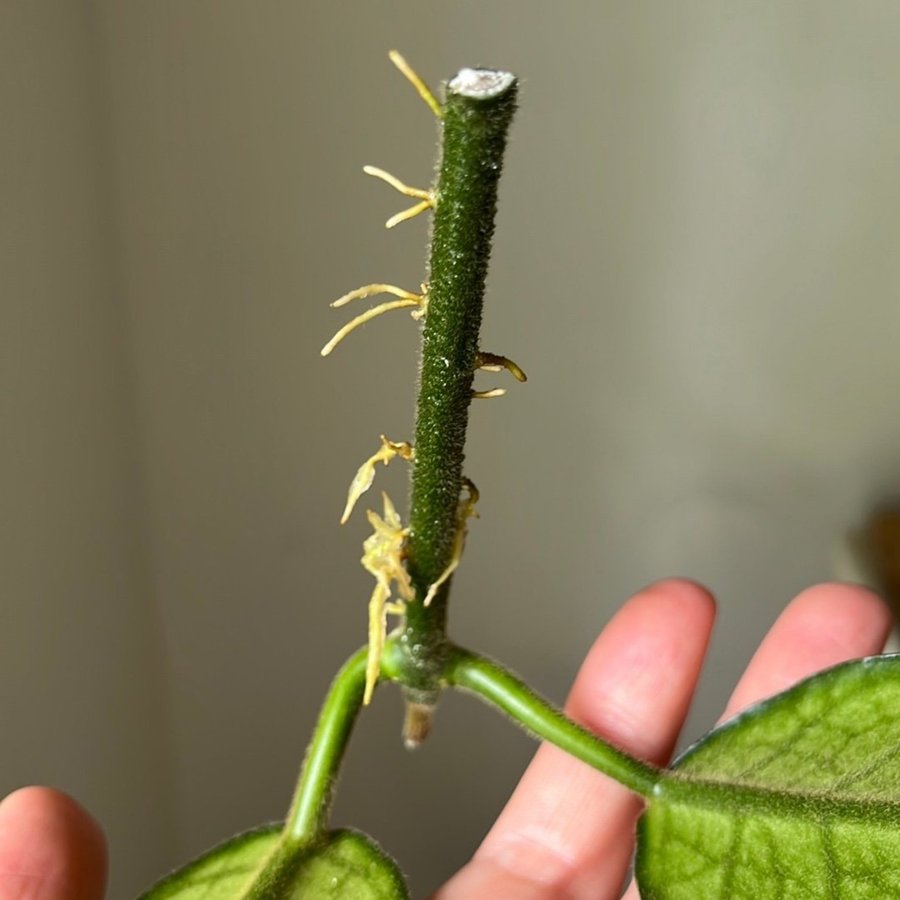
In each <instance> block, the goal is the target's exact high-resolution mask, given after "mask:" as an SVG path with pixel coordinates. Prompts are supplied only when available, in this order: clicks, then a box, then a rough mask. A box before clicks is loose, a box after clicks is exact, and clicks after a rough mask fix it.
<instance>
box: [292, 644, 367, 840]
mask: <svg viewBox="0 0 900 900" xmlns="http://www.w3.org/2000/svg"><path fill="white" fill-rule="evenodd" d="M367 658H368V648H367V647H363V648H362V649H361V650H358V651H357V652H356V653H354V654H353V656H351V657H350V659H348V660H347V662H346V663H344V666H343V668H341V670H340V671H339V672H338V673H337V675H336V676H335V678H334V681H333V682H332V683H331V688H330V689H329V691H328V696H327V697H326V698H325V702H324V703H323V704H322V711H321V712H320V713H319V720H318V722H316V730H315V731H314V732H313V736H312V740H311V741H310V743H309V749H308V750H307V751H306V759H305V760H304V762H303V768H302V770H301V772H300V778H299V780H298V782H297V788H296V791H295V792H294V799H293V801H292V802H291V808H290V811H289V812H288V816H287V820H286V821H285V824H284V838H283V840H284V841H286V842H289V843H291V844H300V845H305V844H309V843H313V842H315V841H316V840H318V839H319V838H320V837H321V835H322V833H323V832H324V831H325V828H326V826H327V820H328V814H329V812H330V810H331V797H332V793H333V791H334V784H335V782H336V780H337V775H338V770H339V769H340V765H341V761H342V760H343V758H344V751H345V750H346V749H347V744H348V742H349V740H350V734H351V733H352V731H353V726H354V724H355V723H356V717H357V715H358V714H359V710H360V708H361V707H362V700H363V690H364V689H365V685H366V659H367Z"/></svg>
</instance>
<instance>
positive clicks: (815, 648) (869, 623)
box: [725, 584, 891, 718]
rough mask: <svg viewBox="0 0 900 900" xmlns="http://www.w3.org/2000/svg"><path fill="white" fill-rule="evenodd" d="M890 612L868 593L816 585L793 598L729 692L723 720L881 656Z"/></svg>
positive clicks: (860, 589) (853, 587)
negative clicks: (858, 660) (817, 675)
mask: <svg viewBox="0 0 900 900" xmlns="http://www.w3.org/2000/svg"><path fill="white" fill-rule="evenodd" d="M890 629H891V613H890V610H889V609H888V607H887V606H886V605H885V603H884V602H883V601H882V600H881V599H880V598H879V597H878V596H876V595H875V594H873V593H872V592H871V591H869V590H867V589H866V588H863V587H858V586H856V585H850V584H820V585H817V586H816V587H811V588H808V589H807V590H805V591H803V592H802V593H801V594H798V595H797V596H796V597H795V598H794V600H793V601H792V602H791V603H790V604H789V605H788V607H787V609H785V611H784V612H783V613H782V614H781V615H780V616H779V617H778V620H777V621H776V622H775V624H774V625H773V626H772V628H771V630H770V631H769V633H768V634H767V635H766V637H765V639H764V640H763V642H762V644H760V646H759V649H758V650H757V651H756V653H755V655H754V656H753V659H752V660H750V665H748V666H747V669H746V671H745V672H744V675H743V677H742V678H741V680H740V682H739V683H738V686H737V688H735V691H734V693H733V694H732V695H731V699H730V700H729V701H728V706H727V707H726V709H725V718H728V717H730V716H733V715H734V714H735V713H737V712H739V711H740V710H742V709H744V708H745V707H747V706H749V705H750V704H752V703H756V702H758V701H759V700H762V699H763V698H765V697H770V696H771V695H772V694H777V693H779V692H781V691H784V690H786V689H787V688H789V687H790V686H791V685H792V684H795V683H796V682H797V681H800V680H801V679H802V678H805V677H806V676H807V675H811V674H812V673H813V672H818V671H820V670H821V669H827V668H828V667H829V666H834V665H837V664H838V663H840V662H844V660H847V659H853V658H854V657H857V656H867V655H869V654H873V653H881V651H882V650H883V649H884V642H885V641H886V640H887V636H888V632H889V631H890Z"/></svg>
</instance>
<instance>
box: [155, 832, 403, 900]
mask: <svg viewBox="0 0 900 900" xmlns="http://www.w3.org/2000/svg"><path fill="white" fill-rule="evenodd" d="M280 838H281V826H280V825H271V826H263V827H262V828H257V829H254V830H253V831H248V832H245V833H243V834H239V835H238V836H237V837H233V838H231V839H230V840H228V841H225V843H223V844H220V845H219V846H218V847H215V848H213V849H212V850H210V851H209V852H207V853H205V854H204V855H203V856H201V857H200V858H199V859H196V860H194V862H192V863H189V864H188V865H187V866H185V867H184V868H182V869H179V870H178V871H177V872H173V873H172V874H171V875H169V876H168V877H166V878H165V879H163V880H162V881H161V882H159V883H158V884H157V885H156V886H155V887H153V888H151V889H150V891H148V892H147V893H146V894H144V895H143V896H142V897H141V898H140V900H243V898H245V897H246V898H251V897H252V898H258V900H337V898H350V897H352V898H358V900H406V898H408V897H409V894H408V892H407V889H406V885H405V883H404V880H403V876H402V874H401V873H400V871H399V869H398V868H397V865H396V863H395V862H394V861H393V860H392V859H390V857H388V856H386V855H385V854H384V852H383V851H382V850H381V849H380V848H379V847H378V846H377V844H375V843H374V842H373V841H371V840H370V839H369V838H368V837H366V836H365V835H363V834H360V833H359V832H356V831H346V830H344V831H333V832H330V833H329V834H328V835H327V836H326V838H325V839H324V840H323V841H322V842H321V843H319V844H317V845H316V846H315V847H314V848H312V849H308V850H305V851H297V852H295V853H293V854H291V853H287V852H286V851H285V850H284V849H283V847H281V846H280ZM276 854H277V857H278V863H279V864H278V865H276V866H275V867H271V868H272V877H271V878H270V879H269V878H264V879H263V880H262V882H260V881H259V880H258V879H259V875H260V873H261V872H262V871H263V867H264V865H265V864H266V863H270V862H271V861H272V860H273V859H276ZM268 869H269V867H267V871H268Z"/></svg>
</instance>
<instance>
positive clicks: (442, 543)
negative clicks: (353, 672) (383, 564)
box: [404, 70, 516, 690]
mask: <svg viewBox="0 0 900 900" xmlns="http://www.w3.org/2000/svg"><path fill="white" fill-rule="evenodd" d="M515 103H516V80H515V78H514V77H513V76H512V75H509V74H508V73H505V72H496V71H493V70H477V71H473V70H463V71H462V72H460V73H459V74H458V75H457V76H456V77H455V78H453V79H451V81H450V82H449V84H448V85H447V95H446V99H445V102H444V105H443V108H442V142H441V159H440V165H439V168H438V178H437V185H436V191H435V196H436V204H435V211H434V223H433V228H432V241H431V257H430V262H429V275H428V288H427V297H428V306H427V313H426V316H425V327H424V332H423V336H422V356H421V367H420V372H419V385H420V387H419V399H418V405H417V415H416V432H415V461H414V464H413V469H412V481H411V497H410V536H409V540H408V542H407V562H408V568H409V572H410V576H411V578H412V582H413V585H414V587H415V591H416V596H417V597H418V598H419V601H420V602H416V603H411V604H409V607H408V610H407V617H406V627H405V635H404V644H405V646H406V648H407V653H408V656H409V661H410V663H411V665H410V666H409V667H408V673H407V679H406V681H407V683H408V684H409V685H410V686H411V687H413V688H418V689H422V690H434V689H436V687H437V679H438V676H439V672H440V668H441V665H442V658H443V650H444V647H445V643H446V624H447V588H448V584H444V585H443V588H442V589H441V590H440V591H439V593H438V595H437V596H436V597H435V598H434V600H433V602H432V603H431V604H430V605H429V606H428V607H426V606H425V605H424V604H423V603H422V602H421V599H422V598H423V597H424V596H425V594H426V593H427V591H428V588H429V587H430V586H431V585H432V584H433V583H434V582H436V581H437V580H438V579H439V578H440V577H441V575H442V574H443V572H444V571H445V570H446V568H447V566H448V565H449V563H450V561H451V559H452V556H453V545H454V538H455V535H456V532H457V508H458V505H459V499H460V491H461V489H462V464H463V456H464V452H463V451H464V445H465V437H466V426H467V424H468V410H469V403H470V402H471V398H472V380H473V377H474V373H475V367H476V356H477V353H478V349H479V348H478V332H479V328H480V326H481V308H482V299H483V296H484V282H485V276H486V274H487V266H488V259H489V256H490V250H491V237H492V235H493V231H494V216H495V213H496V207H497V182H498V180H499V178H500V171H501V167H502V163H503V151H504V149H505V147H506V135H507V131H508V129H509V124H510V121H511V119H512V115H513V112H514V110H515Z"/></svg>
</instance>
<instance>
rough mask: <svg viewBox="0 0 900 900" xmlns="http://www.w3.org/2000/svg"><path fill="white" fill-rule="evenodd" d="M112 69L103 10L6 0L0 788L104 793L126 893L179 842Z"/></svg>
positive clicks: (0, 265)
mask: <svg viewBox="0 0 900 900" xmlns="http://www.w3.org/2000/svg"><path fill="white" fill-rule="evenodd" d="M98 76H99V71H98V69H97V44H96V40H95V36H94V35H93V34H92V24H91V20H90V16H89V15H88V9H87V7H86V6H85V5H83V4H81V3H65V2H32V0H22V2H6V3H3V4H0V109H2V110H3V126H2V128H0V185H2V187H0V273H2V275H0V278H2V284H3V287H2V295H0V296H2V299H0V385H2V387H0V497H2V509H3V516H2V519H0V573H2V577H0V583H2V598H3V599H2V605H0V644H2V652H0V721H2V722H3V739H2V745H0V778H2V784H0V788H2V791H3V793H6V792H7V791H9V790H12V789H13V788H16V787H20V786H22V785H24V784H26V783H29V782H42V783H49V784H55V785H57V786H59V787H62V788H65V789H66V790H68V791H70V792H72V793H73V794H74V795H75V796H77V797H79V798H80V799H81V800H82V802H84V803H86V804H87V805H88V806H89V807H90V808H91V809H92V811H93V812H94V813H95V815H97V817H98V818H100V819H101V820H102V821H103V823H104V825H105V826H106V829H107V831H108V833H109V836H110V839H111V843H112V849H113V853H114V860H115V861H114V866H113V872H112V889H113V893H112V894H111V896H123V895H127V894H128V893H133V890H134V888H135V887H136V884H137V882H138V881H140V880H146V879H148V878H152V877H154V875H155V873H157V872H158V871H159V869H160V867H161V866H165V865H166V864H167V863H168V862H169V861H170V860H171V858H172V854H173V853H175V852H176V849H177V848H176V846H175V842H174V840H173V831H172V824H173V811H174V801H175V797H174V796H173V794H172V793H171V791H170V790H169V789H168V785H169V784H170V782H171V778H170V774H169V773H170V764H171V760H172V753H171V750H170V746H169V743H170V735H169V730H168V727H167V724H166V720H165V709H164V696H163V685H162V678H163V676H164V671H165V669H164V664H163V655H162V652H161V628H160V621H159V614H158V609H157V607H156V606H155V604H154V602H153V599H154V598H153V593H152V590H151V585H152V580H153V576H152V572H151V570H150V567H149V559H148V556H147V547H146V536H147V532H146V524H145V516H144V511H143V506H144V491H143V484H142V478H141V476H140V472H139V466H138V456H137V454H138V447H137V441H136V430H135V422H136V419H135V407H134V397H133V391H132V385H131V375H130V372H131V362H130V360H129V359H128V355H127V346H128V345H127V343H126V342H125V340H124V339H123V338H124V313H125V309H124V307H123V305H122V298H121V295H120V294H119V293H118V291H117V278H116V273H117V271H118V263H117V260H116V255H115V250H116V245H117V242H118V241H117V238H116V237H115V235H114V234H113V233H112V231H111V229H110V214H111V211H112V210H111V207H110V203H109V197H110V187H111V185H110V182H109V171H108V167H107V165H106V163H107V161H108V159H109V148H108V146H107V145H106V139H107V130H106V125H105V118H106V110H105V109H104V108H103V104H102V92H101V89H100V88H101V85H100V81H99V77H98Z"/></svg>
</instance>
